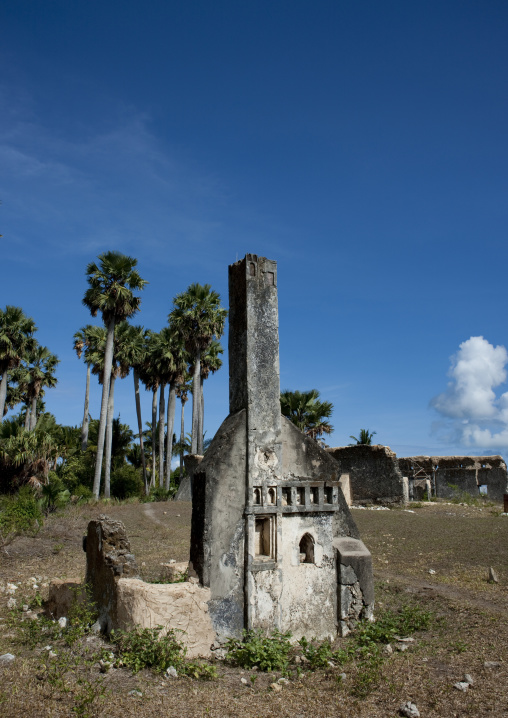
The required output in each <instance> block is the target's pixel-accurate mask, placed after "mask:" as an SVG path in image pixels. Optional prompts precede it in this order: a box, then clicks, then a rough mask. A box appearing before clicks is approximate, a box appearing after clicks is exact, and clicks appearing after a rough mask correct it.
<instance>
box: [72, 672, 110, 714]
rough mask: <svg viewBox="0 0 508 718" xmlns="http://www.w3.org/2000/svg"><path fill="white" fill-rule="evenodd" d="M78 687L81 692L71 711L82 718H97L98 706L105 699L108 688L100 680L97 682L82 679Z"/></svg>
mask: <svg viewBox="0 0 508 718" xmlns="http://www.w3.org/2000/svg"><path fill="white" fill-rule="evenodd" d="M77 685H78V686H79V690H78V692H77V693H76V695H75V696H74V705H73V706H72V708H71V711H72V712H73V713H74V714H75V715H77V716H79V717H80V718H95V716H96V715H98V713H97V708H98V705H97V704H98V702H99V701H100V700H101V699H102V698H104V695H105V694H106V686H105V685H104V684H103V681H102V679H100V678H99V679H97V680H95V681H89V680H88V679H83V678H80V679H78V681H77Z"/></svg>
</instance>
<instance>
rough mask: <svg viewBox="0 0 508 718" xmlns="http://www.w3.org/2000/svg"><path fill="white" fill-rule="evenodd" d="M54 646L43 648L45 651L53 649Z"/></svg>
mask: <svg viewBox="0 0 508 718" xmlns="http://www.w3.org/2000/svg"><path fill="white" fill-rule="evenodd" d="M52 648H53V646H44V648H43V649H42V650H43V651H51V649H52Z"/></svg>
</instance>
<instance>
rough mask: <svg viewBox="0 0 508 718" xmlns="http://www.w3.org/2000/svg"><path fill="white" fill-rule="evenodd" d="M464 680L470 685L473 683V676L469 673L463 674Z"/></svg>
mask: <svg viewBox="0 0 508 718" xmlns="http://www.w3.org/2000/svg"><path fill="white" fill-rule="evenodd" d="M464 681H465V682H466V683H469V685H470V686H472V685H473V683H474V681H473V677H472V676H471V675H470V674H469V673H466V674H464Z"/></svg>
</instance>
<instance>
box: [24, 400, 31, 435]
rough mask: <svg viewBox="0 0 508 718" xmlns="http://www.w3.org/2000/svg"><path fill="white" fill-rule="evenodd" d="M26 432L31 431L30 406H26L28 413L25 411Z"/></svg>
mask: <svg viewBox="0 0 508 718" xmlns="http://www.w3.org/2000/svg"><path fill="white" fill-rule="evenodd" d="M25 430H26V431H29V430H30V406H29V405H28V404H27V405H26V411H25Z"/></svg>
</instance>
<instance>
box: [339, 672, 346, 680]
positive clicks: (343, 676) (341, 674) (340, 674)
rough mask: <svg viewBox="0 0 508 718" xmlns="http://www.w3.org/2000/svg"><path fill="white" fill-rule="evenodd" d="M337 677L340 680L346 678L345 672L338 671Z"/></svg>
mask: <svg viewBox="0 0 508 718" xmlns="http://www.w3.org/2000/svg"><path fill="white" fill-rule="evenodd" d="M339 678H340V680H341V681H345V680H346V674H345V673H339Z"/></svg>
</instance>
